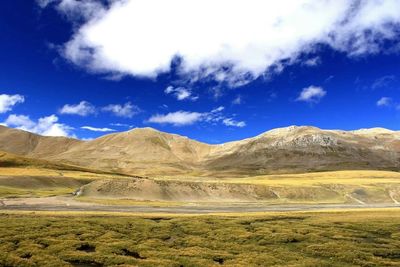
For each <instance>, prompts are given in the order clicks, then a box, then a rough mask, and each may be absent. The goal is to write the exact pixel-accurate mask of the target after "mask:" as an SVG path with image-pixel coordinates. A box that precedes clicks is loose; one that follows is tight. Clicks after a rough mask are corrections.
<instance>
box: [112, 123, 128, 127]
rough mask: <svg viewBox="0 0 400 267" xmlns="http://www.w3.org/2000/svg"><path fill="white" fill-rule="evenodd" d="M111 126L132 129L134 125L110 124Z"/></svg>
mask: <svg viewBox="0 0 400 267" xmlns="http://www.w3.org/2000/svg"><path fill="white" fill-rule="evenodd" d="M110 125H111V126H115V127H126V128H133V127H134V125H130V124H126V123H110Z"/></svg>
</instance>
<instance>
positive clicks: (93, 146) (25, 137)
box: [0, 126, 400, 176]
mask: <svg viewBox="0 0 400 267" xmlns="http://www.w3.org/2000/svg"><path fill="white" fill-rule="evenodd" d="M0 150H4V151H7V152H11V153H15V154H20V155H25V156H29V157H35V158H41V159H47V160H52V161H58V162H63V163H68V164H73V165H78V166H84V167H90V168H95V169H103V170H108V171H123V172H128V173H131V174H137V175H196V176H202V175H215V176H225V175H230V176H235V175H252V174H266V173H284V172H305V171H324V170H349V169H375V170H396V171H398V170H400V132H394V131H390V130H387V129H381V128H373V129H361V130H358V131H340V130H321V129H318V128H315V127H297V126H291V127H286V128H280V129H274V130H271V131H268V132H265V133H263V134H261V135H259V136H256V137H253V138H248V139H244V140H241V141H236V142H230V143H225V144H221V145H208V144H205V143H201V142H197V141H194V140H191V139H189V138H186V137H182V136H179V135H175V134H169V133H164V132H160V131H157V130H154V129H152V128H142V129H133V130H131V131H128V132H122V133H115V134H110V135H105V136H103V137H100V138H98V139H95V140H92V141H79V140H75V139H70V138H62V137H42V136H38V135H35V134H31V133H27V132H24V131H20V130H14V129H9V128H6V127H0Z"/></svg>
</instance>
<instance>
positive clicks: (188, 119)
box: [148, 110, 203, 126]
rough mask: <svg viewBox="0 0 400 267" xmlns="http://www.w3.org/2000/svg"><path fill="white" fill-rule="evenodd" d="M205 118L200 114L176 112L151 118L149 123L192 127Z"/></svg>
mask: <svg viewBox="0 0 400 267" xmlns="http://www.w3.org/2000/svg"><path fill="white" fill-rule="evenodd" d="M202 117H203V114H202V113H199V112H188V111H182V110H180V111H176V112H171V113H168V114H156V115H153V116H151V117H150V119H149V120H148V122H150V123H159V124H172V125H175V126H183V125H191V124H194V123H195V122H198V121H201V120H202Z"/></svg>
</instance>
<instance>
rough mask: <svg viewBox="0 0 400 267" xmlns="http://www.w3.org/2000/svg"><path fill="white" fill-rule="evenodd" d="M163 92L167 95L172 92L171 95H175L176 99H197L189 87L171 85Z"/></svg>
mask: <svg viewBox="0 0 400 267" xmlns="http://www.w3.org/2000/svg"><path fill="white" fill-rule="evenodd" d="M164 93H165V94H167V95H169V94H172V95H173V96H175V97H176V99H177V100H185V99H186V100H192V101H196V100H197V99H199V97H198V96H194V95H193V94H192V91H191V90H190V89H187V88H184V87H173V86H168V87H167V88H166V89H165V90H164Z"/></svg>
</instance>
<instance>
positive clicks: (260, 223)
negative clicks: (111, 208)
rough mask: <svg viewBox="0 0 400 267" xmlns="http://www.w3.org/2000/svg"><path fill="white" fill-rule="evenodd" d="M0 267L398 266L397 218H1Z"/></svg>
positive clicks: (393, 214)
mask: <svg viewBox="0 0 400 267" xmlns="http://www.w3.org/2000/svg"><path fill="white" fill-rule="evenodd" d="M0 229H2V231H0V266H399V265H400V231H399V230H400V211H399V210H397V209H387V210H368V211H350V210H349V211H337V212H333V211H332V212H292V213H266V214H251V213H250V214H249V213H243V214H230V215H229V216H222V215H201V216H200V215H196V216H189V215H181V216H171V215H165V214H164V215H163V214H157V215H143V214H142V215H132V214H114V215H110V214H106V213H104V214H96V213H89V214H82V213H52V212H5V211H3V212H0Z"/></svg>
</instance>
